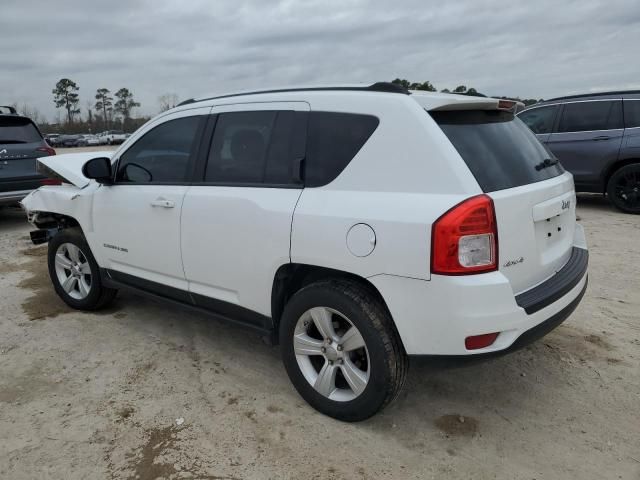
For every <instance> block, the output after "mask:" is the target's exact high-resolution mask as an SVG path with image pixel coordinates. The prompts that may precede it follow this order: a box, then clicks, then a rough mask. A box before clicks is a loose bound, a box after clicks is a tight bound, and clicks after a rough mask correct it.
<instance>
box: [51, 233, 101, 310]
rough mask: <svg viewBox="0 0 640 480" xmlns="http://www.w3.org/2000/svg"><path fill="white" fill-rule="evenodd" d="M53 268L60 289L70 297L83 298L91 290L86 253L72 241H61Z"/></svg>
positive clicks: (89, 270)
mask: <svg viewBox="0 0 640 480" xmlns="http://www.w3.org/2000/svg"><path fill="white" fill-rule="evenodd" d="M55 270H56V276H57V277H58V281H59V282H60V286H61V287H62V289H63V290H64V291H65V292H66V293H67V295H69V296H70V297H71V298H74V299H76V300H84V299H85V298H86V297H87V296H88V295H89V292H90V291H91V285H92V277H91V266H90V265H89V260H88V259H87V257H86V255H85V254H84V253H83V252H82V250H80V248H78V247H77V246H76V245H74V244H73V243H63V244H61V245H60V246H59V247H58V250H57V251H56V256H55Z"/></svg>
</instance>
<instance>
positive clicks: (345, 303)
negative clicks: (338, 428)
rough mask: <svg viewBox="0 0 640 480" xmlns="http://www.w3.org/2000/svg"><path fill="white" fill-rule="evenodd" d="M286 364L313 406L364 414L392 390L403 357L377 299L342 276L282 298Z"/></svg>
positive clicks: (342, 416) (352, 416)
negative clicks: (287, 300)
mask: <svg viewBox="0 0 640 480" xmlns="http://www.w3.org/2000/svg"><path fill="white" fill-rule="evenodd" d="M280 344H281V348H282V356H283V362H284V365H285V368H286V370H287V373H288V374H289V378H290V379H291V381H292V383H293V385H294V386H295V388H296V389H297V390H298V392H299V393H300V395H301V396H302V397H303V398H304V399H305V400H306V401H307V402H308V403H309V404H310V405H311V406H312V407H314V408H315V409H316V410H318V411H320V412H322V413H324V414H325V415H329V416H331V417H334V418H337V419H339V420H345V421H349V422H355V421H360V420H364V419H366V418H369V417H370V416H372V415H374V414H375V413H376V412H378V411H379V410H381V409H383V408H384V407H385V406H386V405H388V404H389V403H390V402H391V401H392V400H393V399H394V398H395V397H396V396H397V394H398V393H399V391H400V389H401V388H402V385H403V383H404V379H405V375H406V371H407V365H408V364H407V357H406V354H405V352H404V349H403V348H402V344H401V342H400V339H399V338H398V335H397V333H396V331H395V328H394V327H393V324H392V320H391V318H390V316H389V314H388V312H387V310H386V308H385V307H384V305H382V303H381V302H380V301H379V300H378V298H377V297H376V296H375V295H373V294H372V292H371V291H370V290H369V289H368V288H366V287H365V286H362V285H359V284H358V283H355V282H351V281H344V280H331V281H322V282H318V283H314V284H312V285H309V286H307V287H305V288H303V289H302V290H300V291H299V292H297V293H296V294H295V295H294V296H293V298H291V300H290V301H289V302H288V303H287V305H286V307H285V310H284V313H283V315H282V321H281V325H280Z"/></svg>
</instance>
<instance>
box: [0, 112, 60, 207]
mask: <svg viewBox="0 0 640 480" xmlns="http://www.w3.org/2000/svg"><path fill="white" fill-rule="evenodd" d="M55 154H56V151H55V150H54V149H53V148H51V147H50V146H49V144H47V142H46V141H45V140H44V138H42V134H41V133H40V130H38V127H37V126H36V124H35V123H33V121H31V120H30V119H29V118H27V117H24V116H22V115H18V113H17V112H16V110H15V108H13V107H7V106H0V206H3V205H10V204H17V203H18V202H19V201H20V200H22V199H23V198H24V197H26V196H27V195H28V194H29V193H30V192H31V191H32V190H35V189H36V188H38V187H40V186H41V185H43V184H46V183H51V182H54V180H50V179H48V178H47V177H46V176H44V175H42V174H40V173H39V172H38V171H37V168H36V165H37V162H36V159H37V158H38V157H47V156H49V155H55ZM58 183H59V182H58Z"/></svg>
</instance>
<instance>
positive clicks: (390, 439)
mask: <svg viewBox="0 0 640 480" xmlns="http://www.w3.org/2000/svg"><path fill="white" fill-rule="evenodd" d="M578 213H579V216H580V217H581V219H582V223H583V224H584V226H585V228H586V231H587V236H588V241H589V247H590V249H591V257H590V258H591V264H590V285H589V289H588V291H587V294H586V296H585V298H584V301H583V302H582V304H581V305H580V307H579V308H578V310H577V311H576V312H575V313H574V314H573V316H572V317H571V318H570V319H569V320H567V322H565V323H564V324H563V325H562V326H560V327H559V328H558V329H557V330H555V331H554V332H552V333H551V334H549V335H548V336H547V337H545V338H544V339H542V340H541V341H539V342H537V343H536V344H534V345H532V346H530V347H528V348H526V349H524V350H522V351H519V352H517V353H514V354H512V355H509V356H505V357H503V358H500V359H494V360H491V361H487V362H486V363H481V364H476V365H473V366H466V367H461V368H447V369H443V368H436V367H434V366H433V365H429V364H423V363H420V364H412V366H411V370H410V373H409V377H408V381H407V384H406V386H405V389H404V391H403V393H402V395H401V396H400V398H399V399H398V400H397V401H396V402H395V403H393V404H392V405H391V406H390V407H389V408H387V409H386V410H385V411H384V412H383V413H382V414H380V415H378V416H376V417H375V418H372V419H370V420H368V421H366V422H363V423H359V424H345V423H340V422H337V421H334V420H332V419H330V418H327V417H324V416H322V415H320V414H318V413H316V412H315V411H314V410H312V409H311V408H310V407H308V406H307V405H306V404H305V403H304V401H302V399H301V398H300V397H299V396H298V395H297V393H296V392H295V390H294V388H293V387H292V386H291V384H290V383H289V380H288V379H287V376H286V374H285V371H284V368H283V367H282V364H281V363H280V359H279V350H278V348H277V347H270V346H267V345H265V344H263V343H262V342H261V340H260V339H259V338H258V337H256V336H254V335H253V334H251V333H247V332H246V331H244V330H241V329H238V328H234V327H230V326H226V325H222V324H220V323H217V322H216V321H214V320H211V319H209V318H206V317H205V316H200V315H196V314H193V313H188V312H185V311H183V310H180V309H177V308H173V307H168V306H166V305H160V304H156V303H153V302H151V301H149V300H147V299H143V298H140V297H138V296H134V295H132V294H127V293H124V294H121V295H120V296H119V297H118V300H117V301H116V303H115V305H114V306H113V307H112V308H110V309H109V310H108V311H106V312H102V313H99V314H89V313H81V312H76V311H70V310H69V309H68V308H67V307H65V306H64V304H62V302H61V301H60V300H59V299H58V298H57V297H56V296H55V294H54V293H53V290H52V288H51V286H50V282H49V279H48V275H47V271H46V266H45V259H46V257H45V248H46V247H34V246H32V245H30V243H29V241H28V235H27V234H28V231H29V226H28V225H27V224H26V222H25V219H24V215H23V214H22V213H21V212H20V211H17V210H13V211H8V210H3V211H0V291H1V292H2V293H1V295H2V296H1V299H2V301H1V304H0V478H3V479H4V478H6V479H15V480H18V479H34V478H56V479H60V478H65V479H88V478H91V479H93V478H117V479H120V478H124V479H141V480H147V479H155V478H199V479H307V478H315V479H342V478H354V479H379V478H399V479H429V478H438V479H440V478H461V479H509V480H512V479H527V480H531V479H538V480H539V479H581V480H586V479H594V480H602V479H635V480H638V479H640V275H639V272H640V268H639V265H640V217H637V216H629V215H623V214H620V213H617V212H615V211H613V210H612V209H611V208H610V207H609V206H608V204H607V203H606V202H605V201H604V200H602V199H601V198H600V197H593V196H586V197H585V196H583V197H581V198H580V199H579V212H578Z"/></svg>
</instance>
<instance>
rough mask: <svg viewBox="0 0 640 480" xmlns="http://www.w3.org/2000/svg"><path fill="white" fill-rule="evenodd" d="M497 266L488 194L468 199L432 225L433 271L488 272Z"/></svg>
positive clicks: (452, 272)
mask: <svg viewBox="0 0 640 480" xmlns="http://www.w3.org/2000/svg"><path fill="white" fill-rule="evenodd" d="M497 266H498V228H497V225H496V215H495V209H494V207H493V200H491V198H490V197H489V196H487V195H478V196H477V197H472V198H469V199H468V200H465V201H464V202H462V203H459V204H458V205H456V206H455V207H453V208H452V209H451V210H449V211H448V212H446V213H445V214H444V215H442V216H441V217H440V218H439V219H438V220H436V222H435V223H434V224H433V230H432V232H431V272H432V273H437V274H441V275H467V274H472V273H484V272H491V271H493V270H497Z"/></svg>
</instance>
